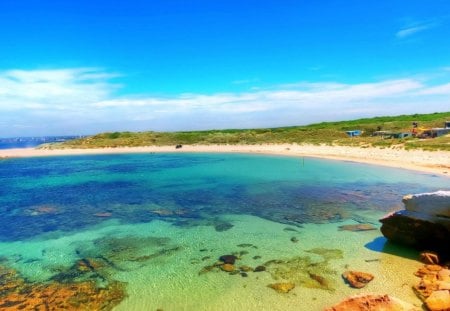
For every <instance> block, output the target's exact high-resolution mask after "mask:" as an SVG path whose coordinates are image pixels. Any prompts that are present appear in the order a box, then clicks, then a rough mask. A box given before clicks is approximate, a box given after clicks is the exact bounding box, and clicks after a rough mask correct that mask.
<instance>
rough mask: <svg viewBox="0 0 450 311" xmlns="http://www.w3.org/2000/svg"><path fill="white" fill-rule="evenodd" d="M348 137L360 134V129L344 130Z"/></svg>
mask: <svg viewBox="0 0 450 311" xmlns="http://www.w3.org/2000/svg"><path fill="white" fill-rule="evenodd" d="M345 133H346V134H347V135H348V136H349V137H355V136H361V134H362V131H360V130H353V131H346V132H345Z"/></svg>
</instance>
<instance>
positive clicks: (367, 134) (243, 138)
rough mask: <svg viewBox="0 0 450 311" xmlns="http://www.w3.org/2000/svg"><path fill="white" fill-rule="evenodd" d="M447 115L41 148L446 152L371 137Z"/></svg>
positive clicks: (435, 145) (93, 139)
mask: <svg viewBox="0 0 450 311" xmlns="http://www.w3.org/2000/svg"><path fill="white" fill-rule="evenodd" d="M448 120H450V112H443V113H432V114H414V115H400V116H390V117H375V118H366V119H358V120H351V121H340V122H322V123H316V124H311V125H306V126H292V127H280V128H265V129H245V130H239V129H229V130H210V131H189V132H136V133H135V132H114V133H102V134H97V135H94V136H89V137H85V138H82V139H76V140H72V141H68V142H64V143H59V144H52V145H47V146H44V147H43V148H58V149H60V148H104V147H112V148H114V147H125V146H130V147H131V146H150V145H156V146H163V145H176V144H202V145H204V144H206V145H208V144H282V143H297V144H328V145H347V146H363V147H370V146H378V147H382V148H383V147H385V148H406V149H409V148H411V149H425V150H448V151H450V135H447V136H443V137H438V138H434V139H422V140H420V139H416V138H405V139H382V138H380V137H373V136H372V133H373V132H374V131H376V130H377V129H378V128H381V129H382V130H386V131H394V132H409V131H411V129H412V122H414V121H415V122H419V127H422V128H431V127H443V125H444V121H448ZM348 130H362V131H363V135H362V136H361V137H354V138H349V137H348V136H347V135H346V134H345V131H348Z"/></svg>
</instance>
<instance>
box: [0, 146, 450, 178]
mask: <svg viewBox="0 0 450 311" xmlns="http://www.w3.org/2000/svg"><path fill="white" fill-rule="evenodd" d="M155 152H177V153H183V152H219V153H230V152H232V153H261V154H277V155H284V156H298V157H317V158H326V159H334V160H343V161H354V162H360V163H369V164H376V165H382V166H389V167H396V168H404V169H409V170H416V171H421V172H426V173H433V174H439V175H444V176H450V152H447V151H432V152H431V151H423V150H404V149H387V148H385V149H381V148H359V147H348V146H325V145H320V146H318V145H295V144H294V145H291V144H284V145H268V144H267V145H184V146H183V147H182V148H180V149H175V147H174V146H147V147H124V148H99V149H55V150H48V149H35V148H24V149H4V150H0V158H17V157H41V156H62V155H84V154H120V153H155Z"/></svg>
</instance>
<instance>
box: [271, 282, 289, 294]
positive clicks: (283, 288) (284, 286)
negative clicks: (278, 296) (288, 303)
mask: <svg viewBox="0 0 450 311" xmlns="http://www.w3.org/2000/svg"><path fill="white" fill-rule="evenodd" d="M267 286H268V287H270V288H272V289H274V290H276V291H277V292H279V293H289V292H290V291H291V290H292V289H294V287H295V284H294V283H292V282H287V283H273V284H269V285H267Z"/></svg>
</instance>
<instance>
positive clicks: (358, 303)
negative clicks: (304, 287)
mask: <svg viewBox="0 0 450 311" xmlns="http://www.w3.org/2000/svg"><path fill="white" fill-rule="evenodd" d="M413 310H417V308H414V306H412V305H410V304H408V303H406V302H403V301H401V300H399V299H397V298H395V297H390V296H388V295H370V294H369V295H360V296H353V297H349V298H347V299H345V300H343V301H341V302H340V303H338V304H336V305H334V306H332V307H330V308H327V309H325V310H324V311H413Z"/></svg>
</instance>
